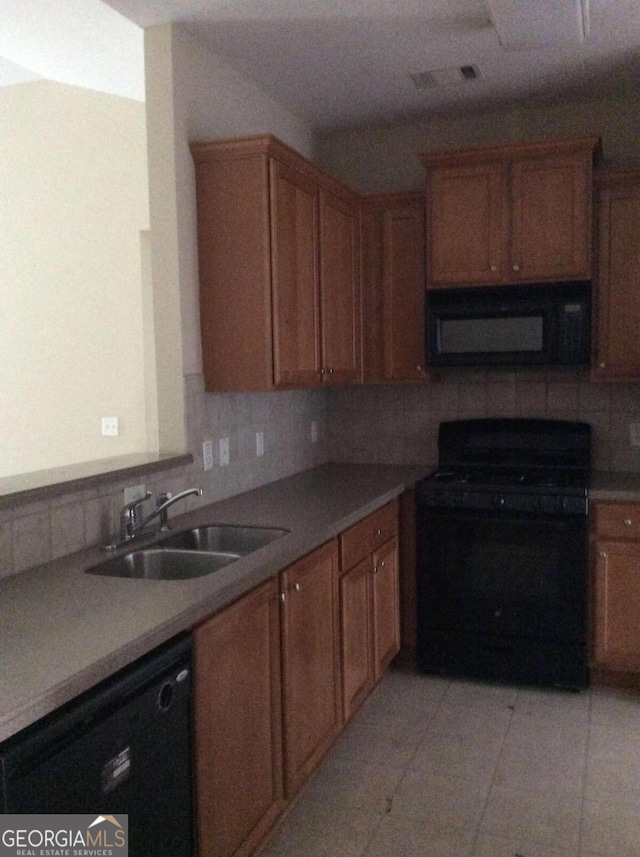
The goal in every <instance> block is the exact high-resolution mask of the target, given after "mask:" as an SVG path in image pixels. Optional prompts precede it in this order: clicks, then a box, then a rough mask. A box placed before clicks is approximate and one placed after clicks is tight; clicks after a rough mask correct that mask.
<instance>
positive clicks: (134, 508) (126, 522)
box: [105, 488, 203, 550]
mask: <svg viewBox="0 0 640 857" xmlns="http://www.w3.org/2000/svg"><path fill="white" fill-rule="evenodd" d="M191 494H197V495H198V496H199V497H202V494H203V491H202V488H187V490H186V491H181V492H180V493H179V494H175V495H171V494H169V493H168V492H166V493H164V494H160V495H159V496H158V500H157V502H156V508H155V509H154V510H153V512H151V514H150V515H147V517H146V518H141V507H142V504H143V503H144V501H145V500H148V499H149V497H151V495H152V492H151V491H147V492H146V494H145V495H144V497H141V498H140V499H139V500H134V501H133V502H132V503H127V504H126V505H125V506H123V507H122V510H121V512H120V538H119V540H118V541H116V542H114V543H113V544H109V545H105V547H106V549H107V550H116V548H119V547H122V546H123V545H125V544H127V543H128V542H130V541H133V539H136V538H138V537H140V536H146V535H150V534H151V533H153V532H155V530H150V529H149V524H150V523H151V522H152V521H154V520H155V519H156V518H158V520H159V522H160V530H161V532H167V531H168V530H170V529H171V527H170V526H169V515H168V509H169V507H170V506H173V504H174V503H177V502H178V500H182V499H183V497H189V496H190V495H191Z"/></svg>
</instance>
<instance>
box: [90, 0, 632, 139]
mask: <svg viewBox="0 0 640 857" xmlns="http://www.w3.org/2000/svg"><path fill="white" fill-rule="evenodd" d="M107 2H108V3H109V5H111V6H112V7H113V8H114V9H117V10H118V11H120V12H121V13H122V14H124V15H126V16H127V17H129V18H130V19H131V20H132V21H135V22H136V23H137V24H139V25H140V26H142V27H146V26H149V25H152V24H159V23H166V22H168V21H177V22H181V23H183V24H184V26H185V27H186V28H187V29H188V30H189V31H190V32H191V33H192V34H193V35H194V36H195V37H197V38H198V39H199V40H200V41H202V42H204V43H205V44H207V45H208V46H209V47H210V48H211V49H212V50H213V51H215V52H216V53H219V54H221V55H223V56H224V57H226V58H227V60H228V61H229V62H230V63H231V64H232V65H234V66H235V67H236V68H238V69H239V70H241V71H244V72H245V73H246V74H248V75H249V76H250V77H253V78H254V79H256V80H257V81H259V83H260V85H261V86H262V88H263V89H265V90H266V91H268V92H269V93H270V94H271V95H272V96H274V97H275V98H276V99H278V100H280V101H281V102H283V103H284V104H285V105H287V106H288V107H289V108H290V109H292V110H293V111H294V112H296V113H297V114H299V115H301V116H302V117H305V118H306V119H308V120H309V121H310V122H311V123H312V124H313V125H314V127H340V126H355V125H362V124H372V123H378V122H384V121H390V120H396V119H398V118H399V117H405V116H409V115H416V114H424V113H425V112H426V111H436V110H437V111H443V110H452V109H454V110H458V109H469V108H472V107H475V106H478V107H482V106H486V105H488V104H493V103H504V102H507V101H509V102H512V101H514V100H518V99H525V98H526V99H532V98H536V99H544V100H549V99H553V98H556V97H558V96H561V95H564V94H567V93H580V94H596V93H609V92H613V91H620V90H624V89H629V88H631V87H635V88H636V89H637V90H638V92H640V0H590V2H589V0H107ZM587 3H588V6H587ZM583 11H584V12H586V16H585V17H586V24H587V27H588V30H589V34H588V36H587V37H586V38H585V39H584V40H583V41H580V40H579V39H577V38H574V41H573V43H571V42H563V41H562V38H563V33H564V34H565V35H571V33H570V32H567V28H568V30H569V31H570V30H571V29H572V22H574V23H575V22H576V21H577V18H578V17H580V16H581V14H582V12H583ZM505 15H506V17H505ZM514 15H515V16H516V17H515V19H514V18H513V16H514ZM492 16H493V17H492ZM558 27H559V28H560V29H559V30H558ZM530 28H536V29H538V30H539V32H537V33H531V38H527V37H526V35H525V33H526V32H527V31H528V30H529V29H530ZM574 29H576V30H577V28H574ZM574 35H575V34H574ZM500 37H501V38H502V40H503V41H505V40H508V39H510V40H511V42H512V44H511V46H506V47H505V46H503V44H502V43H501V38H500ZM554 38H555V40H556V41H555V43H551V44H549V42H553V41H554ZM523 41H524V42H525V44H522V42H523ZM541 41H542V42H545V41H546V42H547V44H546V45H544V46H540V42H541ZM527 42H529V43H530V44H527ZM460 65H474V66H476V67H477V68H478V71H479V74H480V78H479V79H477V80H474V81H471V82H467V83H460V84H450V85H444V86H438V87H430V88H428V89H422V90H418V89H416V87H415V86H414V83H413V82H412V80H411V78H410V75H411V74H415V73H420V72H425V71H430V70H433V69H440V68H449V67H451V66H460Z"/></svg>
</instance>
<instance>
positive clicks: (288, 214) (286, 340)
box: [271, 160, 320, 387]
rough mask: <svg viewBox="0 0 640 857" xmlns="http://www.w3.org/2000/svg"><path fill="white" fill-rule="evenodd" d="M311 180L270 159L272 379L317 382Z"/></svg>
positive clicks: (315, 256) (314, 223)
mask: <svg viewBox="0 0 640 857" xmlns="http://www.w3.org/2000/svg"><path fill="white" fill-rule="evenodd" d="M317 200H318V190H317V186H316V184H315V183H314V182H313V181H312V180H311V179H309V178H308V177H307V176H304V175H303V174H302V173H300V172H298V171H297V170H295V169H293V168H290V167H288V166H286V165H284V164H282V163H280V162H279V161H276V160H272V161H271V252H272V271H273V277H272V301H273V306H272V312H273V331H274V336H273V356H274V376H275V377H274V381H275V384H276V386H307V387H308V386H313V385H316V384H319V383H320V316H319V292H318V271H317V264H318V263H317V259H318V252H317V235H318V224H317V211H318V207H317Z"/></svg>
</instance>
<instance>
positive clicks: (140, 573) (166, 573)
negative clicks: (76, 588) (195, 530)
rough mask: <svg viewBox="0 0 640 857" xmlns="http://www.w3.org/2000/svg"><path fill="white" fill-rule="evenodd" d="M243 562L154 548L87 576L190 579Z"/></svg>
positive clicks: (215, 554) (108, 563) (229, 555)
mask: <svg viewBox="0 0 640 857" xmlns="http://www.w3.org/2000/svg"><path fill="white" fill-rule="evenodd" d="M237 559H240V554H239V553H231V552H229V551H224V552H223V551H215V552H213V551H212V552H208V553H198V552H197V551H188V550H165V549H164V548H159V547H152V548H146V549H143V550H137V551H132V552H131V553H128V554H125V555H124V556H119V557H115V558H114V559H109V560H107V561H106V562H103V563H100V564H99V565H94V566H93V567H92V568H88V569H87V574H98V575H106V576H107V577H130V578H139V579H144V580H191V579H192V578H195V577H204V576H205V575H207V574H211V573H212V572H214V571H218V570H219V569H221V568H224V567H225V566H227V565H230V564H231V563H232V562H235V561H236V560H237Z"/></svg>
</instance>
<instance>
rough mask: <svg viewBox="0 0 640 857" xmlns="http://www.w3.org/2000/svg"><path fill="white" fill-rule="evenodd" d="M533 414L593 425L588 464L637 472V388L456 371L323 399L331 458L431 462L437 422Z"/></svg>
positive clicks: (552, 376)
mask: <svg viewBox="0 0 640 857" xmlns="http://www.w3.org/2000/svg"><path fill="white" fill-rule="evenodd" d="M474 417H540V418H549V419H561V420H582V421H584V422H588V423H590V424H591V425H592V427H593V432H594V434H593V438H594V443H593V450H594V452H593V462H592V464H593V467H594V468H595V469H597V470H614V471H636V472H639V473H640V447H634V446H631V442H630V435H629V426H630V424H631V423H634V422H640V384H592V383H591V382H590V381H589V380H588V377H587V376H586V375H577V374H570V373H553V372H540V373H533V372H527V373H513V372H473V373H472V372H464V373H463V372H457V373H449V374H447V375H444V374H443V375H442V376H440V377H439V378H436V379H434V381H433V382H432V383H429V384H425V385H422V386H414V387H406V386H402V387H399V386H398V387H395V386H394V387H391V386H379V387H359V388H352V389H346V388H344V389H340V390H334V391H332V392H331V393H330V394H329V442H330V448H331V456H330V457H331V458H332V459H334V460H341V461H353V462H377V463H388V464H395V463H415V464H435V463H436V462H437V458H438V448H437V436H438V426H439V424H440V422H441V421H442V420H453V419H470V418H474Z"/></svg>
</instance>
